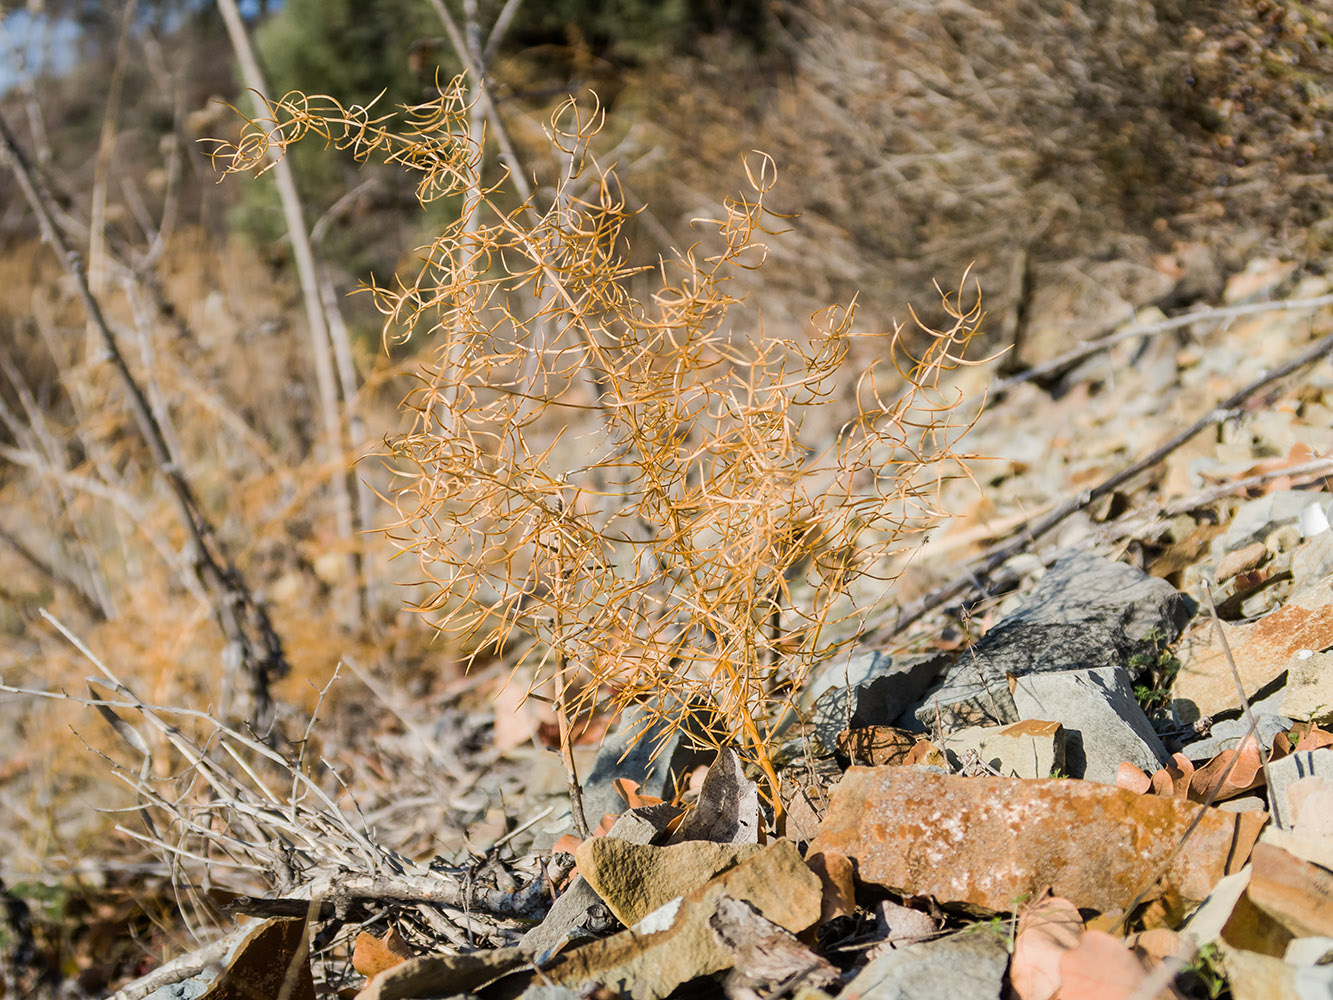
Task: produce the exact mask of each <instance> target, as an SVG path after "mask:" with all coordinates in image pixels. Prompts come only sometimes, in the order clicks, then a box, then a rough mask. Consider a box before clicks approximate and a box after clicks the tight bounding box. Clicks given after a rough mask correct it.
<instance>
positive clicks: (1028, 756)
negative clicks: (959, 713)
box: [940, 719, 1070, 778]
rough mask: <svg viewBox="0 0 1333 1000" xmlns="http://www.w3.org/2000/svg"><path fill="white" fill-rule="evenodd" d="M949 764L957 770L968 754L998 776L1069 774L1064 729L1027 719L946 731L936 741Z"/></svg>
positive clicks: (1038, 720)
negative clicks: (946, 732)
mask: <svg viewBox="0 0 1333 1000" xmlns="http://www.w3.org/2000/svg"><path fill="white" fill-rule="evenodd" d="M940 749H941V750H943V751H944V753H945V755H946V756H947V758H948V761H949V765H950V767H952V768H953V769H954V770H955V771H957V770H959V769H960V768H961V767H962V766H963V764H964V761H965V760H966V759H967V756H968V754H969V752H970V753H973V754H976V756H977V759H978V761H979V762H980V763H981V765H982V766H983V767H985V768H986V769H987V770H989V771H990V772H991V773H993V774H997V775H998V776H1000V777H1002V778H1050V777H1052V776H1054V775H1055V774H1056V772H1061V773H1062V774H1069V773H1070V772H1069V770H1068V767H1067V765H1066V763H1065V730H1064V727H1063V726H1062V725H1060V723H1058V722H1046V721H1043V720H1040V719H1031V720H1028V721H1024V722H1015V723H1013V724H1012V725H1009V726H973V727H970V728H968V729H959V730H957V731H956V732H953V733H949V734H948V735H946V736H945V737H944V738H943V740H941V741H940Z"/></svg>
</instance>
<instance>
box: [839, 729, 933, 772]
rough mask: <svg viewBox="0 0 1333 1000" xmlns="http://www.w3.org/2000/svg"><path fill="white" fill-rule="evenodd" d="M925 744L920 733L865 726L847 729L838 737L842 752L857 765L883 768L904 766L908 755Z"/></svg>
mask: <svg viewBox="0 0 1333 1000" xmlns="http://www.w3.org/2000/svg"><path fill="white" fill-rule="evenodd" d="M919 742H921V734H920V733H909V732H907V731H906V730H904V729H895V728H894V727H893V726H864V727H861V728H859V729H844V730H843V731H842V732H840V733H839V734H838V740H837V743H838V750H839V752H841V753H842V754H843V755H844V756H845V757H847V758H848V759H850V760H851V761H852V763H853V764H865V765H867V766H870V767H879V766H882V765H889V764H903V763H905V762H906V760H907V756H908V754H910V753H911V752H912V750H913V749H914V748H915V747H916V745H917V744H918V743H919Z"/></svg>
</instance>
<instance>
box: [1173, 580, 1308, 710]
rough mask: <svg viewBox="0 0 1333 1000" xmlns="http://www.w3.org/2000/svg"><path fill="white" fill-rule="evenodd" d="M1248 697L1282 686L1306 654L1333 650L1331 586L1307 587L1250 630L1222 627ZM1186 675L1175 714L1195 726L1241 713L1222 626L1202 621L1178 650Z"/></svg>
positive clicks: (1177, 687) (1178, 685)
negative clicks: (1289, 668)
mask: <svg viewBox="0 0 1333 1000" xmlns="http://www.w3.org/2000/svg"><path fill="white" fill-rule="evenodd" d="M1221 627H1222V631H1223V633H1224V634H1225V636H1226V641H1227V645H1228V646H1229V647H1230V649H1231V655H1232V657H1233V659H1234V660H1235V664H1236V672H1237V674H1239V675H1240V681H1241V685H1242V686H1243V687H1244V689H1245V696H1246V697H1247V698H1253V697H1254V696H1255V695H1256V694H1258V693H1259V692H1260V691H1262V690H1263V689H1265V688H1266V687H1268V686H1269V685H1270V684H1272V683H1273V682H1274V681H1276V680H1277V679H1278V678H1279V677H1280V676H1281V675H1282V673H1283V672H1284V671H1285V670H1286V669H1287V665H1288V664H1289V663H1290V662H1291V658H1292V657H1293V656H1295V655H1296V654H1297V653H1298V652H1300V651H1301V650H1303V649H1308V650H1312V651H1315V652H1318V651H1320V650H1325V649H1328V648H1329V647H1330V646H1333V589H1330V587H1329V584H1328V581H1321V582H1319V583H1314V584H1307V585H1306V586H1304V587H1302V588H1301V589H1300V590H1298V591H1296V592H1295V593H1294V594H1292V596H1291V600H1290V601H1288V602H1287V603H1286V604H1285V605H1284V606H1283V607H1281V608H1279V609H1278V610H1277V611H1274V612H1273V613H1272V614H1269V615H1266V616H1265V617H1263V618H1261V619H1259V620H1258V621H1256V622H1252V623H1249V624H1245V625H1232V624H1229V623H1227V622H1222V623H1221ZM1176 653H1177V655H1178V656H1179V657H1180V672H1179V673H1178V674H1177V675H1176V680H1175V683H1174V684H1173V685H1172V687H1171V699H1172V700H1171V711H1172V714H1173V715H1174V716H1175V718H1176V720H1177V721H1178V722H1181V723H1185V724H1189V723H1192V722H1195V721H1196V720H1198V719H1201V718H1204V717H1205V716H1213V715H1217V714H1219V713H1222V712H1227V711H1234V710H1236V709H1239V708H1240V699H1239V697H1238V696H1237V694H1236V681H1235V679H1234V678H1233V676H1232V673H1231V666H1230V664H1229V663H1228V661H1227V656H1226V651H1225V650H1224V648H1223V646H1222V643H1221V642H1220V641H1219V640H1218V638H1217V631H1216V625H1215V624H1214V623H1213V622H1202V623H1200V624H1199V625H1198V626H1197V627H1196V628H1194V629H1193V630H1192V631H1191V633H1190V635H1189V636H1187V637H1186V639H1185V641H1184V642H1182V643H1181V644H1180V646H1179V648H1178V649H1177V651H1176Z"/></svg>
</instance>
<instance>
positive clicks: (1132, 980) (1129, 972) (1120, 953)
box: [1060, 931, 1182, 1000]
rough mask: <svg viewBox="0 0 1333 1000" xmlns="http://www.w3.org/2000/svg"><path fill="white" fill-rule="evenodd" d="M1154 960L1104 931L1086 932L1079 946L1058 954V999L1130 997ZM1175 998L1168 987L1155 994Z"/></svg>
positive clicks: (1121, 999)
mask: <svg viewBox="0 0 1333 1000" xmlns="http://www.w3.org/2000/svg"><path fill="white" fill-rule="evenodd" d="M1152 969H1153V963H1152V962H1151V961H1150V960H1148V959H1147V958H1145V957H1144V956H1142V955H1139V954H1137V953H1135V952H1133V951H1131V950H1130V949H1129V948H1127V947H1126V946H1125V945H1124V943H1123V942H1121V941H1120V940H1119V939H1118V938H1115V937H1112V936H1111V935H1110V934H1107V933H1106V932H1105V931H1086V932H1084V934H1083V937H1082V939H1081V940H1080V941H1079V943H1078V947H1077V948H1074V949H1073V950H1072V951H1067V952H1065V953H1064V954H1063V955H1061V956H1060V1000H1130V998H1131V997H1134V996H1135V995H1136V994H1137V993H1138V990H1139V987H1141V986H1142V985H1143V981H1144V980H1145V979H1147V978H1148V976H1149V975H1150V974H1151V972H1152ZM1155 996H1156V997H1159V998H1169V1000H1177V998H1181V997H1182V994H1181V993H1180V992H1179V991H1177V990H1176V989H1175V987H1174V986H1169V985H1168V986H1167V987H1165V988H1164V989H1163V990H1161V991H1160V992H1159V993H1157V994H1155Z"/></svg>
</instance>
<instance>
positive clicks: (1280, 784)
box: [1268, 747, 1333, 828]
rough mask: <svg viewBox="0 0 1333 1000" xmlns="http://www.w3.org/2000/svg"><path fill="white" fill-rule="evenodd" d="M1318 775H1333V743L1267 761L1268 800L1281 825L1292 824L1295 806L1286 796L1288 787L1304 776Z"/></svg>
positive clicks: (1287, 825) (1326, 776) (1325, 776)
mask: <svg viewBox="0 0 1333 1000" xmlns="http://www.w3.org/2000/svg"><path fill="white" fill-rule="evenodd" d="M1313 775H1318V776H1320V777H1323V778H1333V747H1324V748H1323V749H1322V750H1298V751H1296V752H1295V753H1292V754H1288V755H1287V756H1286V757H1283V758H1282V759H1280V760H1272V761H1269V762H1268V802H1269V805H1270V806H1271V807H1272V809H1273V811H1274V812H1275V813H1277V816H1276V819H1277V822H1278V825H1279V826H1281V827H1283V828H1287V827H1290V826H1291V821H1292V817H1294V816H1295V814H1296V810H1295V809H1293V808H1292V803H1291V801H1290V800H1289V799H1288V797H1287V789H1289V788H1290V787H1291V786H1292V785H1294V784H1295V783H1296V782H1298V781H1300V780H1301V779H1302V778H1308V777H1311V776H1313Z"/></svg>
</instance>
